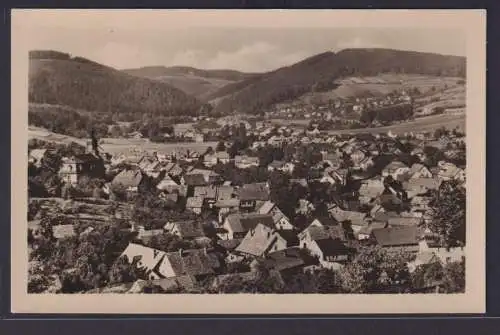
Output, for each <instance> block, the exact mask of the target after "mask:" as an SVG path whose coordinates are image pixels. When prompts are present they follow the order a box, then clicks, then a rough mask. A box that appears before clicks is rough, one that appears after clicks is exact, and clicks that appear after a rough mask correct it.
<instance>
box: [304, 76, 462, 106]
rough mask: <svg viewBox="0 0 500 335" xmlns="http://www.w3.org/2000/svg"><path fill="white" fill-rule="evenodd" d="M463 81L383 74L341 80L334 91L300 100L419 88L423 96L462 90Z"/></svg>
mask: <svg viewBox="0 0 500 335" xmlns="http://www.w3.org/2000/svg"><path fill="white" fill-rule="evenodd" d="M460 80H461V79H460V78H456V77H431V76H420V75H400V74H381V75H379V76H377V77H350V78H345V79H342V80H340V81H339V82H338V83H339V84H340V86H339V87H337V88H336V89H334V90H330V91H327V92H314V93H307V94H305V95H303V96H301V97H300V98H299V100H301V101H302V102H306V103H308V102H310V101H311V100H314V101H318V102H327V101H328V100H335V99H346V98H350V97H370V96H384V95H387V94H389V93H391V92H393V91H394V90H401V89H406V90H409V89H413V88H417V89H418V90H419V91H420V92H421V93H422V94H427V93H429V92H430V91H431V90H432V88H433V87H434V89H436V90H438V91H439V90H443V89H445V88H446V87H447V88H448V89H450V90H452V89H455V90H460V87H463V85H462V84H457V83H458V82H459V81H460Z"/></svg>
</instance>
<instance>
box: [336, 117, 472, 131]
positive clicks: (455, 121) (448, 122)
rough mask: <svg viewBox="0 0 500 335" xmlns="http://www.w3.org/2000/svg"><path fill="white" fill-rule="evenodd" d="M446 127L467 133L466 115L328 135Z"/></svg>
mask: <svg viewBox="0 0 500 335" xmlns="http://www.w3.org/2000/svg"><path fill="white" fill-rule="evenodd" d="M440 127H445V128H447V129H455V128H457V127H458V129H459V130H460V131H464V132H465V114H464V113H460V114H456V113H455V114H442V115H431V116H426V117H421V118H418V119H415V120H413V121H408V122H403V123H400V124H395V125H391V126H385V127H377V128H361V129H342V130H330V131H328V132H327V133H328V134H331V135H341V134H359V133H372V134H380V133H386V132H389V131H391V132H392V133H394V134H404V133H409V132H425V131H434V130H435V129H437V128H440Z"/></svg>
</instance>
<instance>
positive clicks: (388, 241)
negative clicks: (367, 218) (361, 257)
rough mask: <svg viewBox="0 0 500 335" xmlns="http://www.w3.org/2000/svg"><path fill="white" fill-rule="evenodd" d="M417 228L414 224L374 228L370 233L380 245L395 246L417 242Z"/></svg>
mask: <svg viewBox="0 0 500 335" xmlns="http://www.w3.org/2000/svg"><path fill="white" fill-rule="evenodd" d="M417 233H418V230H417V227H416V226H403V227H394V228H381V229H374V230H373V231H372V234H373V236H374V238H375V240H376V241H377V244H379V245H380V246H382V247H393V246H394V247H397V246H403V245H416V244H418V234H417Z"/></svg>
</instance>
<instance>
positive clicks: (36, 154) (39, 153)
mask: <svg viewBox="0 0 500 335" xmlns="http://www.w3.org/2000/svg"><path fill="white" fill-rule="evenodd" d="M46 152H47V149H33V150H31V151H30V152H29V157H31V158H33V159H35V160H36V161H37V162H39V161H40V160H41V159H42V158H43V156H45V153H46Z"/></svg>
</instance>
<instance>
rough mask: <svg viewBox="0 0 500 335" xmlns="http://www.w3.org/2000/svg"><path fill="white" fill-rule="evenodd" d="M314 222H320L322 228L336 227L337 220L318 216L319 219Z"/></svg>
mask: <svg viewBox="0 0 500 335" xmlns="http://www.w3.org/2000/svg"><path fill="white" fill-rule="evenodd" d="M314 220H318V221H319V222H321V224H322V225H323V226H336V225H337V224H338V223H337V220H335V219H334V218H333V217H331V216H319V217H317V218H315V219H314ZM314 220H313V221H314Z"/></svg>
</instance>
